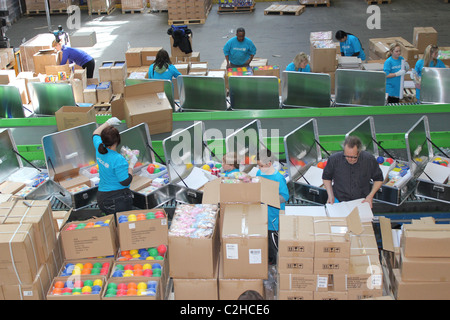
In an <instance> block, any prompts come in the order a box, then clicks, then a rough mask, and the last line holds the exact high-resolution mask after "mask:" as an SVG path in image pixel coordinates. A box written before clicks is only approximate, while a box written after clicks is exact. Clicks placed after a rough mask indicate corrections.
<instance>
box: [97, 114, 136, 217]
mask: <svg viewBox="0 0 450 320" xmlns="http://www.w3.org/2000/svg"><path fill="white" fill-rule="evenodd" d="M120 123H121V121H120V120H119V119H117V118H116V117H112V118H110V119H108V120H107V121H106V122H105V123H104V124H102V125H101V126H99V127H98V128H97V129H95V131H94V132H93V137H92V141H93V143H94V147H95V154H96V160H97V164H98V172H99V177H100V182H99V184H98V192H97V203H98V207H99V208H100V210H101V211H102V212H103V213H105V214H106V215H109V214H114V215H115V214H116V213H117V212H122V211H129V210H131V209H132V205H133V194H132V192H131V191H130V183H131V181H132V180H133V168H134V166H135V164H136V162H137V158H136V156H135V155H133V157H131V159H130V161H129V163H128V162H127V160H126V159H125V158H124V157H123V156H122V155H121V154H120V153H119V152H117V146H118V145H119V144H120V134H119V131H118V130H117V128H115V127H114V126H117V125H119V124H120Z"/></svg>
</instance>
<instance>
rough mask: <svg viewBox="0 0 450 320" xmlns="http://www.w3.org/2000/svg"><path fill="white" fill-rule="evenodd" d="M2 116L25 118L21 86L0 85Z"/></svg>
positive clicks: (0, 116)
mask: <svg viewBox="0 0 450 320" xmlns="http://www.w3.org/2000/svg"><path fill="white" fill-rule="evenodd" d="M0 118H25V113H24V111H23V105H22V99H21V97H20V92H19V88H17V87H16V86H10V85H0Z"/></svg>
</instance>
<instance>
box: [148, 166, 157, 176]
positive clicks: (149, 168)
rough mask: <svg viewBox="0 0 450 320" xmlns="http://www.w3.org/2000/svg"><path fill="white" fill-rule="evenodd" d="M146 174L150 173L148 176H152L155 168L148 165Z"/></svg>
mask: <svg viewBox="0 0 450 320" xmlns="http://www.w3.org/2000/svg"><path fill="white" fill-rule="evenodd" d="M147 172H148V173H150V174H153V173H154V172H155V166H151V165H149V166H148V167H147Z"/></svg>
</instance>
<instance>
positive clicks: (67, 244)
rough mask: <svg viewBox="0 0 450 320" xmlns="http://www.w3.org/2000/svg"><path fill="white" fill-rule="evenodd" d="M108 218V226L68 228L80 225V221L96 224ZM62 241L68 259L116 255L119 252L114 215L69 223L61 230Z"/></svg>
mask: <svg viewBox="0 0 450 320" xmlns="http://www.w3.org/2000/svg"><path fill="white" fill-rule="evenodd" d="M106 220H109V223H108V226H102V227H99V228H85V229H75V230H67V228H68V227H69V226H70V225H72V224H75V225H78V224H79V223H86V224H87V223H90V222H93V223H94V224H95V223H96V222H100V221H102V222H105V221H106ZM61 241H62V245H63V249H64V256H65V257H66V259H81V258H90V257H101V256H111V255H115V254H116V252H117V238H116V224H115V220H114V215H108V216H104V217H101V218H98V219H89V220H86V221H83V222H75V221H74V222H72V223H69V224H67V225H66V226H65V227H64V228H63V229H62V230H61Z"/></svg>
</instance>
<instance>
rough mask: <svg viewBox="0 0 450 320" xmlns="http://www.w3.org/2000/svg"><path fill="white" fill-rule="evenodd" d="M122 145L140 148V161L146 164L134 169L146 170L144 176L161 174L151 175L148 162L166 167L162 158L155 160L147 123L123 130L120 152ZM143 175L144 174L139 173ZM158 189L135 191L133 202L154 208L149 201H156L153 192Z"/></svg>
mask: <svg viewBox="0 0 450 320" xmlns="http://www.w3.org/2000/svg"><path fill="white" fill-rule="evenodd" d="M122 146H126V147H128V148H130V149H131V150H139V156H138V162H140V163H142V164H144V166H141V167H139V168H136V169H135V170H134V171H140V172H143V171H144V170H145V171H144V174H145V175H144V176H145V177H148V178H153V176H155V177H158V176H159V175H157V174H155V175H153V176H150V175H149V174H147V173H146V168H147V166H146V165H148V164H150V163H155V162H156V163H158V164H159V165H160V166H161V168H165V166H163V164H161V162H162V161H161V160H159V159H158V161H155V154H154V152H153V147H152V141H151V138H150V132H149V129H148V125H147V124H146V123H141V124H138V125H137V126H134V127H132V128H129V129H126V130H124V131H122V132H120V145H119V146H118V148H117V150H118V151H119V152H120V149H121V148H122ZM165 172H167V171H165V170H163V171H162V172H161V174H160V175H162V174H164V173H165ZM139 175H142V174H139ZM156 191H157V190H155V191H153V192H151V193H146V194H143V193H141V192H139V191H133V190H132V192H133V194H134V198H133V204H134V205H135V206H136V207H138V208H141V209H149V208H153V207H150V206H149V202H152V203H153V202H155V201H153V200H152V199H153V195H152V194H153V193H154V192H156Z"/></svg>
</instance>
